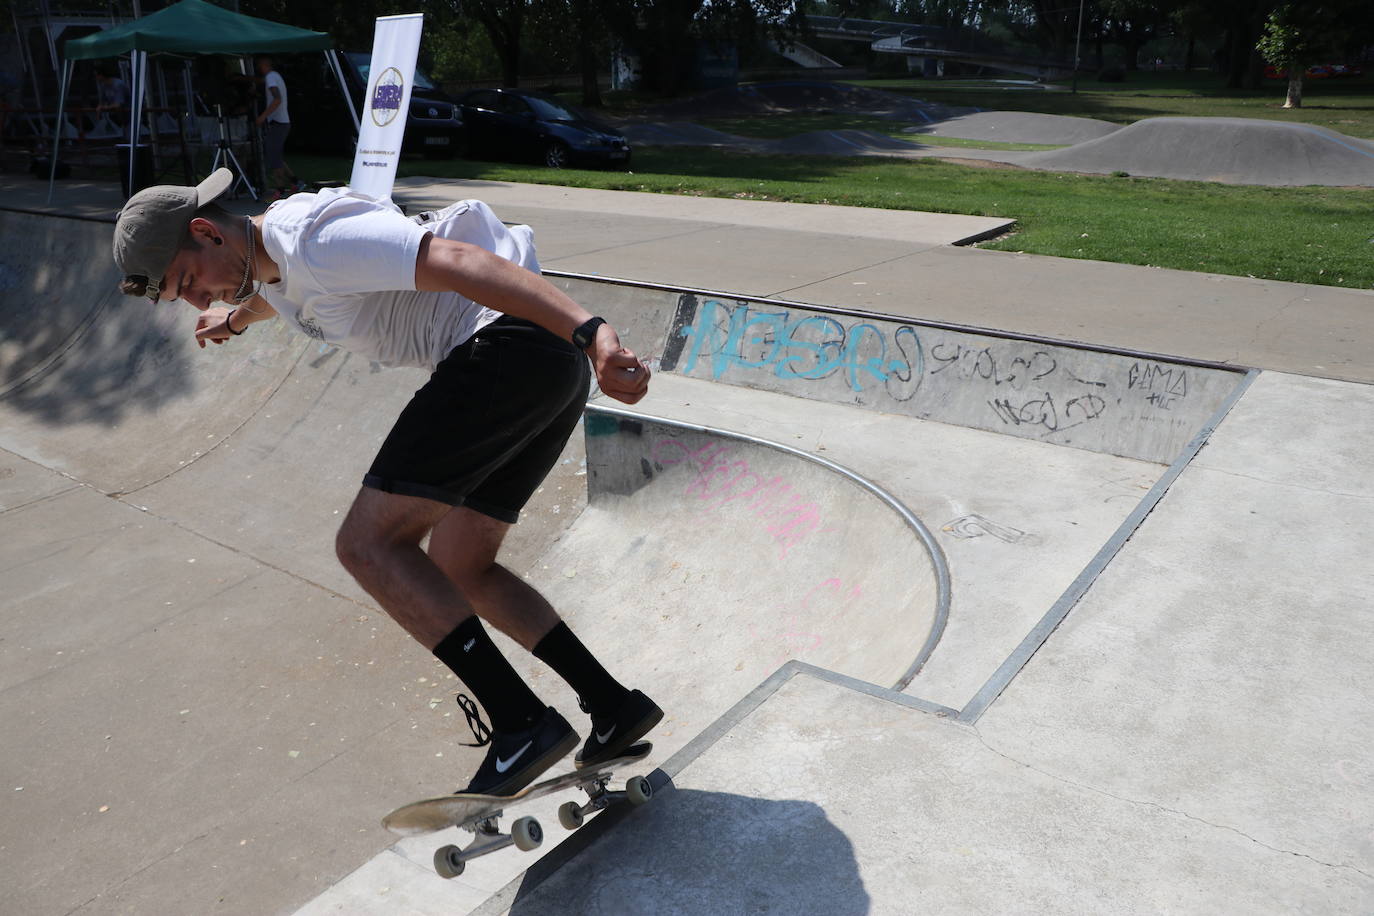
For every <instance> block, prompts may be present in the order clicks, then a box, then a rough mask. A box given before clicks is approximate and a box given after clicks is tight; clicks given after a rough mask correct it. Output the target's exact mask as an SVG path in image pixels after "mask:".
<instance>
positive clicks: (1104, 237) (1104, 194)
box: [291, 148, 1374, 289]
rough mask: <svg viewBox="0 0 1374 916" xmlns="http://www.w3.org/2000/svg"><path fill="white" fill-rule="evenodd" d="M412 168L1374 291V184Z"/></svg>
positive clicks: (790, 159) (714, 169)
mask: <svg viewBox="0 0 1374 916" xmlns="http://www.w3.org/2000/svg"><path fill="white" fill-rule="evenodd" d="M291 162H292V165H293V166H294V167H295V169H296V171H297V172H298V173H299V174H300V175H301V176H302V177H305V178H307V179H346V178H347V177H348V173H349V171H350V169H351V165H352V164H351V160H348V159H343V158H335V159H326V158H311V157H307V156H304V155H301V154H294V155H292V156H291ZM399 176H400V177H407V176H433V177H438V178H445V177H447V178H476V179H486V180H495V181H517V182H530V183H536V184H559V185H566V186H572V187H588V188H605V189H610V190H625V191H650V192H656V193H663V194H689V195H694V196H707V197H732V198H737V199H753V200H781V201H796V202H803V203H819V204H844V205H849V206H860V207H885V208H890V209H910V210H931V211H936V212H945V213H964V214H970V215H979V216H1006V217H1014V218H1015V219H1016V220H1017V221H1018V222H1017V228H1016V231H1015V233H1014V234H1012V235H1010V236H1007V237H1005V238H1002V239H998V240H995V241H992V242H988V243H984V245H983V246H982V247H986V248H995V249H999V250H1003V251H1025V252H1031V253H1035V254H1046V255H1055V256H1059V257H1070V258H1088V259H1093V260H1102V261H1116V262H1119V263H1124V264H1145V265H1152V266H1156V267H1169V268H1176V269H1179V270H1200V271H1209V272H1214V273H1223V274H1235V275H1239V276H1253V277H1262V278H1266V279H1274V280H1289V281H1297V282H1302V283H1318V284H1324V285H1329V286H1343V287H1355V288H1364V289H1369V288H1371V287H1374V189H1350V188H1256V187H1243V186H1235V185H1221V184H1211V183H1206V182H1184V181H1168V180H1164V179H1145V178H1110V177H1098V176H1083V175H1064V174H1058V173H1051V172H1033V171H1024V170H1020V169H996V168H974V167H966V166H960V165H955V164H951V163H946V162H939V161H935V160H898V159H884V158H875V157H819V156H817V157H811V156H761V155H750V154H738V153H726V152H719V151H714V150H703V149H668V148H665V149H655V148H644V149H638V150H636V151H635V170H634V172H633V173H624V172H596V171H581V170H573V169H569V170H564V171H558V172H556V171H551V170H549V169H546V168H543V167H539V166H533V165H519V164H506V163H489V162H470V161H466V160H454V161H442V160H440V161H424V160H418V159H417V160H408V161H405V162H403V163H402V164H401V167H400V169H399Z"/></svg>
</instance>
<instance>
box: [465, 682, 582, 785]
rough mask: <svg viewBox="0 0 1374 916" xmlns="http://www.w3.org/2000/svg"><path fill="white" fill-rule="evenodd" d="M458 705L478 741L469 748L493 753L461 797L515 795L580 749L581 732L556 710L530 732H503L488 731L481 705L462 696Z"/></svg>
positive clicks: (537, 721)
mask: <svg viewBox="0 0 1374 916" xmlns="http://www.w3.org/2000/svg"><path fill="white" fill-rule="evenodd" d="M458 705H459V706H460V707H461V708H462V710H463V714H464V715H466V716H467V717H468V726H469V727H470V728H471V729H472V734H473V737H475V738H476V739H477V743H476V744H470V745H468V746H469V747H484V746H486V745H488V744H490V745H491V750H489V751H487V757H486V759H485V760H483V761H482V765H481V766H480V767H478V768H477V775H476V776H473V777H472V782H470V783H468V785H467V787H466V788H464V789H459V790H458V793H457V794H472V795H514V794H515V793H516V792H519V791H520V790H521V789H523V788H525V786H527V785H529V784H530V783H532V782H534V780H535V779H536V778H538V777H539V775H540V774H541V773H543V772H544V771H545V770H547V769H548V768H549V767H551V766H553V765H554V764H555V763H557V762H558V761H559V760H561V759H562V758H563V756H564V755H565V754H567V753H568V751H570V750H572V749H573V748H575V747H577V732H575V731H573V727H572V726H571V725H569V724H568V720H567V719H565V718H563V717H562V716H561V715H559V713H558V710H556V709H554V708H553V707H552V706H550V707H548V708H547V709H545V710H544V714H543V715H542V716H540V717H539V718H538V719H536V720H535V721H534V723H533V724H532V725H531V726H530V727H529V728H526V729H523V730H521V731H515V732H499V731H492V730H491V729H490V728H489V727H487V725H486V723H485V722H483V721H482V720H481V719H480V718H479V717H478V715H477V704H476V703H474V702H472V700H470V699H468V697H466V696H465V695H463V694H459V695H458Z"/></svg>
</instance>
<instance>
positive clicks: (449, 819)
mask: <svg viewBox="0 0 1374 916" xmlns="http://www.w3.org/2000/svg"><path fill="white" fill-rule="evenodd" d="M653 747H654V746H653V744H651V743H649V742H648V741H645V742H642V743H640V744H632V745H630V746H629V747H627V748H626V749H625V753H623V754H621V755H620V756H619V757H616V758H615V759H613V760H608V761H606V762H605V763H603V764H601V765H600V766H596V767H588V768H587V769H585V770H574V771H573V772H571V773H564V774H563V775H562V776H555V777H553V778H552V779H546V780H544V781H543V782H537V783H535V784H533V785H531V786H526V787H525V788H523V789H521V790H520V791H519V792H516V793H515V794H514V795H469V794H465V793H456V794H454V795H445V796H442V797H440V798H427V799H424V800H423V801H417V802H412V803H411V804H409V805H403V806H402V807H400V808H397V809H396V810H395V811H393V812H391V813H390V814H388V815H387V816H386V817H384V818H382V826H383V827H385V828H386V829H387V830H390V831H391V832H392V833H397V834H400V835H401V836H418V835H420V834H425V833H434V832H435V831H438V830H446V829H447V828H449V827H461V828H462V829H464V830H466V831H468V832H469V833H471V834H472V842H471V843H469V844H468V845H467V846H463V847H458V846H452V845H450V846H441V847H439V849H438V850H437V851H436V852H435V853H434V870H435V871H436V872H437V873H438V874H439V876H440V877H443V878H456V877H458V876H459V875H461V874H462V873H463V869H464V868H465V867H466V866H467V863H468V862H470V861H472V860H473V859H476V858H479V857H481V856H485V855H488V854H490V853H493V852H496V851H497V850H498V849H505V848H506V847H507V846H514V847H515V848H516V849H519V850H521V851H523V852H529V851H531V850H534V849H538V848H539V846H540V844H541V843H543V842H544V829H543V828H542V827H540V826H539V821H537V820H535V819H534V818H532V817H522V818H518V819H516V820H515V821H514V822H512V823H511V826H510V833H502V832H501V826H500V819H501V816H502V815H503V814H505V812H506V809H507V808H513V807H515V806H516V805H518V804H520V803H522V802H527V801H532V800H534V799H536V798H543V797H544V796H546V795H552V794H553V793H555V792H561V791H563V790H564V789H571V788H574V787H576V788H579V789H581V790H582V791H584V792H586V793H587V803H586V804H585V805H580V804H578V803H577V802H575V801H570V802H567V803H566V804H563V805H561V806H559V808H558V822H559V823H560V824H562V825H563V826H564V827H565V828H566V829H568V830H576V829H577V828H578V827H581V826H582V824H583V822H584V820H585V819H586V817H587V815H588V814H591V813H592V812H595V811H601V810H603V809H604V808H606V807H608V806H610V805H611V804H613V803H615V802H618V801H626V802H629V803H630V804H631V805H642V804H644V803H645V802H647V801H648V800H649V797H650V796H651V795H652V794H653V787H652V786H651V785H650V784H649V780H648V779H646V778H645V777H643V776H631V777H630V778H629V780H627V781H626V783H625V788H624V790H623V791H615V790H612V789H610V788H608V786H609V784H610V781H611V777H612V775H614V772H615V770H617V769H619V768H621V767H624V766H627V765H629V764H631V763H635V762H637V761H639V760H643V759H644V758H645V757H647V756H648V755H649V752H650V751H651V750H653Z"/></svg>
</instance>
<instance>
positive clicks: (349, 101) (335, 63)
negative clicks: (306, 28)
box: [324, 48, 363, 133]
mask: <svg viewBox="0 0 1374 916" xmlns="http://www.w3.org/2000/svg"><path fill="white" fill-rule="evenodd" d="M324 56H325V58H326V59H327V60H328V61H329V65H330V67H331V68H332V69H333V71H334V79H336V80H338V81H339V91H340V92H342V93H343V97H344V104H345V105H347V106H348V113H349V114H351V115H352V116H353V130H354V131H357V132H359V133H361V131H362V129H363V127H362V123H361V122H360V121H359V120H358V109H356V108H354V107H353V95H352V93H350V92H349V91H348V83H346V82H345V81H344V75H343V65H342V64H340V63H339V52H338V51H335V50H334V49H333V48H330V49H329V50H327V51H325V52H324Z"/></svg>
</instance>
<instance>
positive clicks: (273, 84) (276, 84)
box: [263, 70, 291, 124]
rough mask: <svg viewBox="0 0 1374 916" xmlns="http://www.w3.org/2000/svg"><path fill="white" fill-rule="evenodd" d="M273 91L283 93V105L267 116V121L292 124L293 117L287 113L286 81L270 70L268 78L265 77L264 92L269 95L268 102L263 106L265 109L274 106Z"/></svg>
mask: <svg viewBox="0 0 1374 916" xmlns="http://www.w3.org/2000/svg"><path fill="white" fill-rule="evenodd" d="M273 89H276V90H277V91H278V92H280V93H281V104H280V105H278V106H277V107H276V108H274V109H273V110H272V112H271V113H270V114H269V115H268V116H267V120H269V121H277V122H279V123H282V124H290V123H291V115H289V114H287V113H286V80H284V79H282V78H281V74H280V73H278V72H277V71H276V70H268V71H267V76H265V77H263V91H264V92H265V93H267V101H266V102H265V103H264V104H263V107H264V108H265V107H267V106H268V105H271V104H272V90H273Z"/></svg>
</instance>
